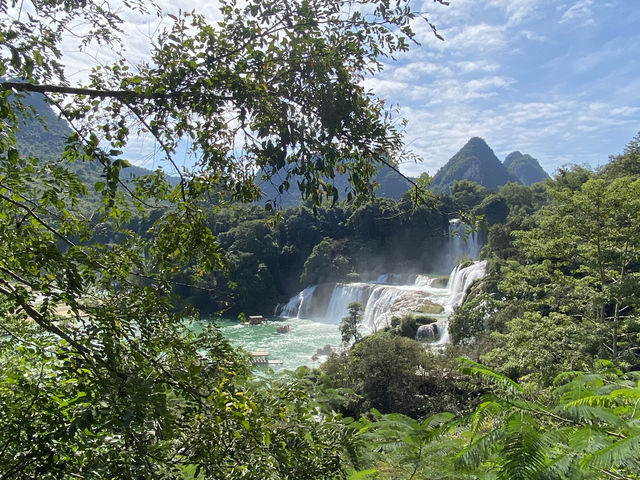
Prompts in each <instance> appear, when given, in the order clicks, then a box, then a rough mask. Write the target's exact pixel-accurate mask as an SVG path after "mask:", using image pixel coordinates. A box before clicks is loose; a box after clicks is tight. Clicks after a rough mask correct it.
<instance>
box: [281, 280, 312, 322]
mask: <svg viewBox="0 0 640 480" xmlns="http://www.w3.org/2000/svg"><path fill="white" fill-rule="evenodd" d="M315 289H316V285H312V286H310V287H307V288H305V289H304V290H303V291H301V292H300V293H299V294H298V295H296V296H295V297H291V299H290V300H289V302H288V303H287V304H286V305H285V306H284V307H282V310H280V312H279V315H280V316H281V317H297V318H304V317H305V316H306V315H307V314H308V313H309V307H310V306H311V297H312V295H313V292H314V291H315Z"/></svg>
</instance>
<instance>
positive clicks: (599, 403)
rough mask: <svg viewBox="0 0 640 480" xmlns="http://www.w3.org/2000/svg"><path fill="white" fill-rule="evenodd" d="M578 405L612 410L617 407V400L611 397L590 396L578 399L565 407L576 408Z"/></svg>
mask: <svg viewBox="0 0 640 480" xmlns="http://www.w3.org/2000/svg"><path fill="white" fill-rule="evenodd" d="M578 405H587V406H589V407H604V408H611V407H613V406H615V400H614V399H613V398H611V397H610V396H609V395H589V396H587V397H582V398H578V399H577V400H572V401H570V402H567V403H565V407H576V406H578Z"/></svg>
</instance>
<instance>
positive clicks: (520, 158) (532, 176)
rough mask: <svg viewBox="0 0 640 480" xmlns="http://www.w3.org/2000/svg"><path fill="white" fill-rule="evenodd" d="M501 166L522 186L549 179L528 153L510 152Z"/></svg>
mask: <svg viewBox="0 0 640 480" xmlns="http://www.w3.org/2000/svg"><path fill="white" fill-rule="evenodd" d="M503 164H504V166H505V167H506V168H507V172H509V173H510V174H511V175H512V176H514V177H515V178H517V179H518V181H519V182H520V183H522V184H523V185H531V184H533V183H537V182H542V181H543V180H546V179H548V178H549V174H548V173H547V172H545V171H544V169H543V168H542V167H541V166H540V163H538V160H536V159H535V158H533V157H532V156H531V155H529V154H528V153H527V154H522V153H520V152H519V151H517V150H516V151H515V152H511V153H510V154H509V155H507V156H506V158H505V159H504V163H503Z"/></svg>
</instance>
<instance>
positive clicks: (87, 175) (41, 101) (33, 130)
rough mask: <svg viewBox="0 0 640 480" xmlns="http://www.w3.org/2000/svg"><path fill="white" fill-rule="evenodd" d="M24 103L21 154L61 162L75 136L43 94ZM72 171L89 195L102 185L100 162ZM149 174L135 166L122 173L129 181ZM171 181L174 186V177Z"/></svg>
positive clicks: (18, 136) (26, 97)
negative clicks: (98, 185) (72, 136)
mask: <svg viewBox="0 0 640 480" xmlns="http://www.w3.org/2000/svg"><path fill="white" fill-rule="evenodd" d="M21 101H22V104H23V105H24V106H25V109H24V111H23V112H22V113H21V114H20V117H21V119H20V126H19V129H18V131H17V133H16V141H17V144H18V147H19V148H18V150H19V151H20V152H21V153H22V154H23V155H25V156H30V157H35V158H38V159H40V160H41V161H44V162H56V161H58V160H60V159H61V158H62V153H63V151H64V147H65V144H66V141H67V139H68V138H69V136H70V135H71V134H72V133H73V131H72V130H71V128H70V127H69V124H68V123H67V122H66V121H65V120H64V119H62V118H60V117H59V116H58V115H57V113H56V112H55V111H54V110H53V108H52V107H51V105H49V103H47V101H46V99H45V97H44V96H43V95H41V94H38V93H32V94H26V95H24V96H23V97H22V98H21ZM71 170H72V171H73V172H75V173H76V174H77V175H78V177H79V178H80V180H81V181H82V182H83V183H85V184H86V185H87V186H88V187H89V191H90V192H92V191H93V188H92V187H93V185H95V183H96V182H100V181H103V178H102V175H103V167H102V165H100V163H98V162H97V161H93V162H75V163H74V164H73V165H72V166H71ZM150 173H152V172H151V170H148V169H146V168H141V167H137V166H135V165H132V166H130V167H126V168H123V169H122V170H121V172H120V178H122V179H123V180H127V179H130V178H131V177H140V176H142V175H148V174H150ZM168 178H169V180H170V182H171V183H174V182H172V181H171V177H168Z"/></svg>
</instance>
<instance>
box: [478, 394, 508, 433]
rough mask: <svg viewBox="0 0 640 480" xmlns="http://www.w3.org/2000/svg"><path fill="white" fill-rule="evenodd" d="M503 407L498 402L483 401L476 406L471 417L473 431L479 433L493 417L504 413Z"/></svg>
mask: <svg viewBox="0 0 640 480" xmlns="http://www.w3.org/2000/svg"><path fill="white" fill-rule="evenodd" d="M502 411H503V407H502V405H500V404H499V403H498V402H494V401H488V402H483V403H481V404H480V405H478V407H476V410H475V412H474V413H473V416H472V417H471V433H472V434H473V435H477V434H478V433H479V432H481V431H482V430H483V429H484V427H485V426H486V425H487V424H488V423H489V421H490V420H491V419H493V418H494V417H496V416H497V415H499V414H500V413H502Z"/></svg>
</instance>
